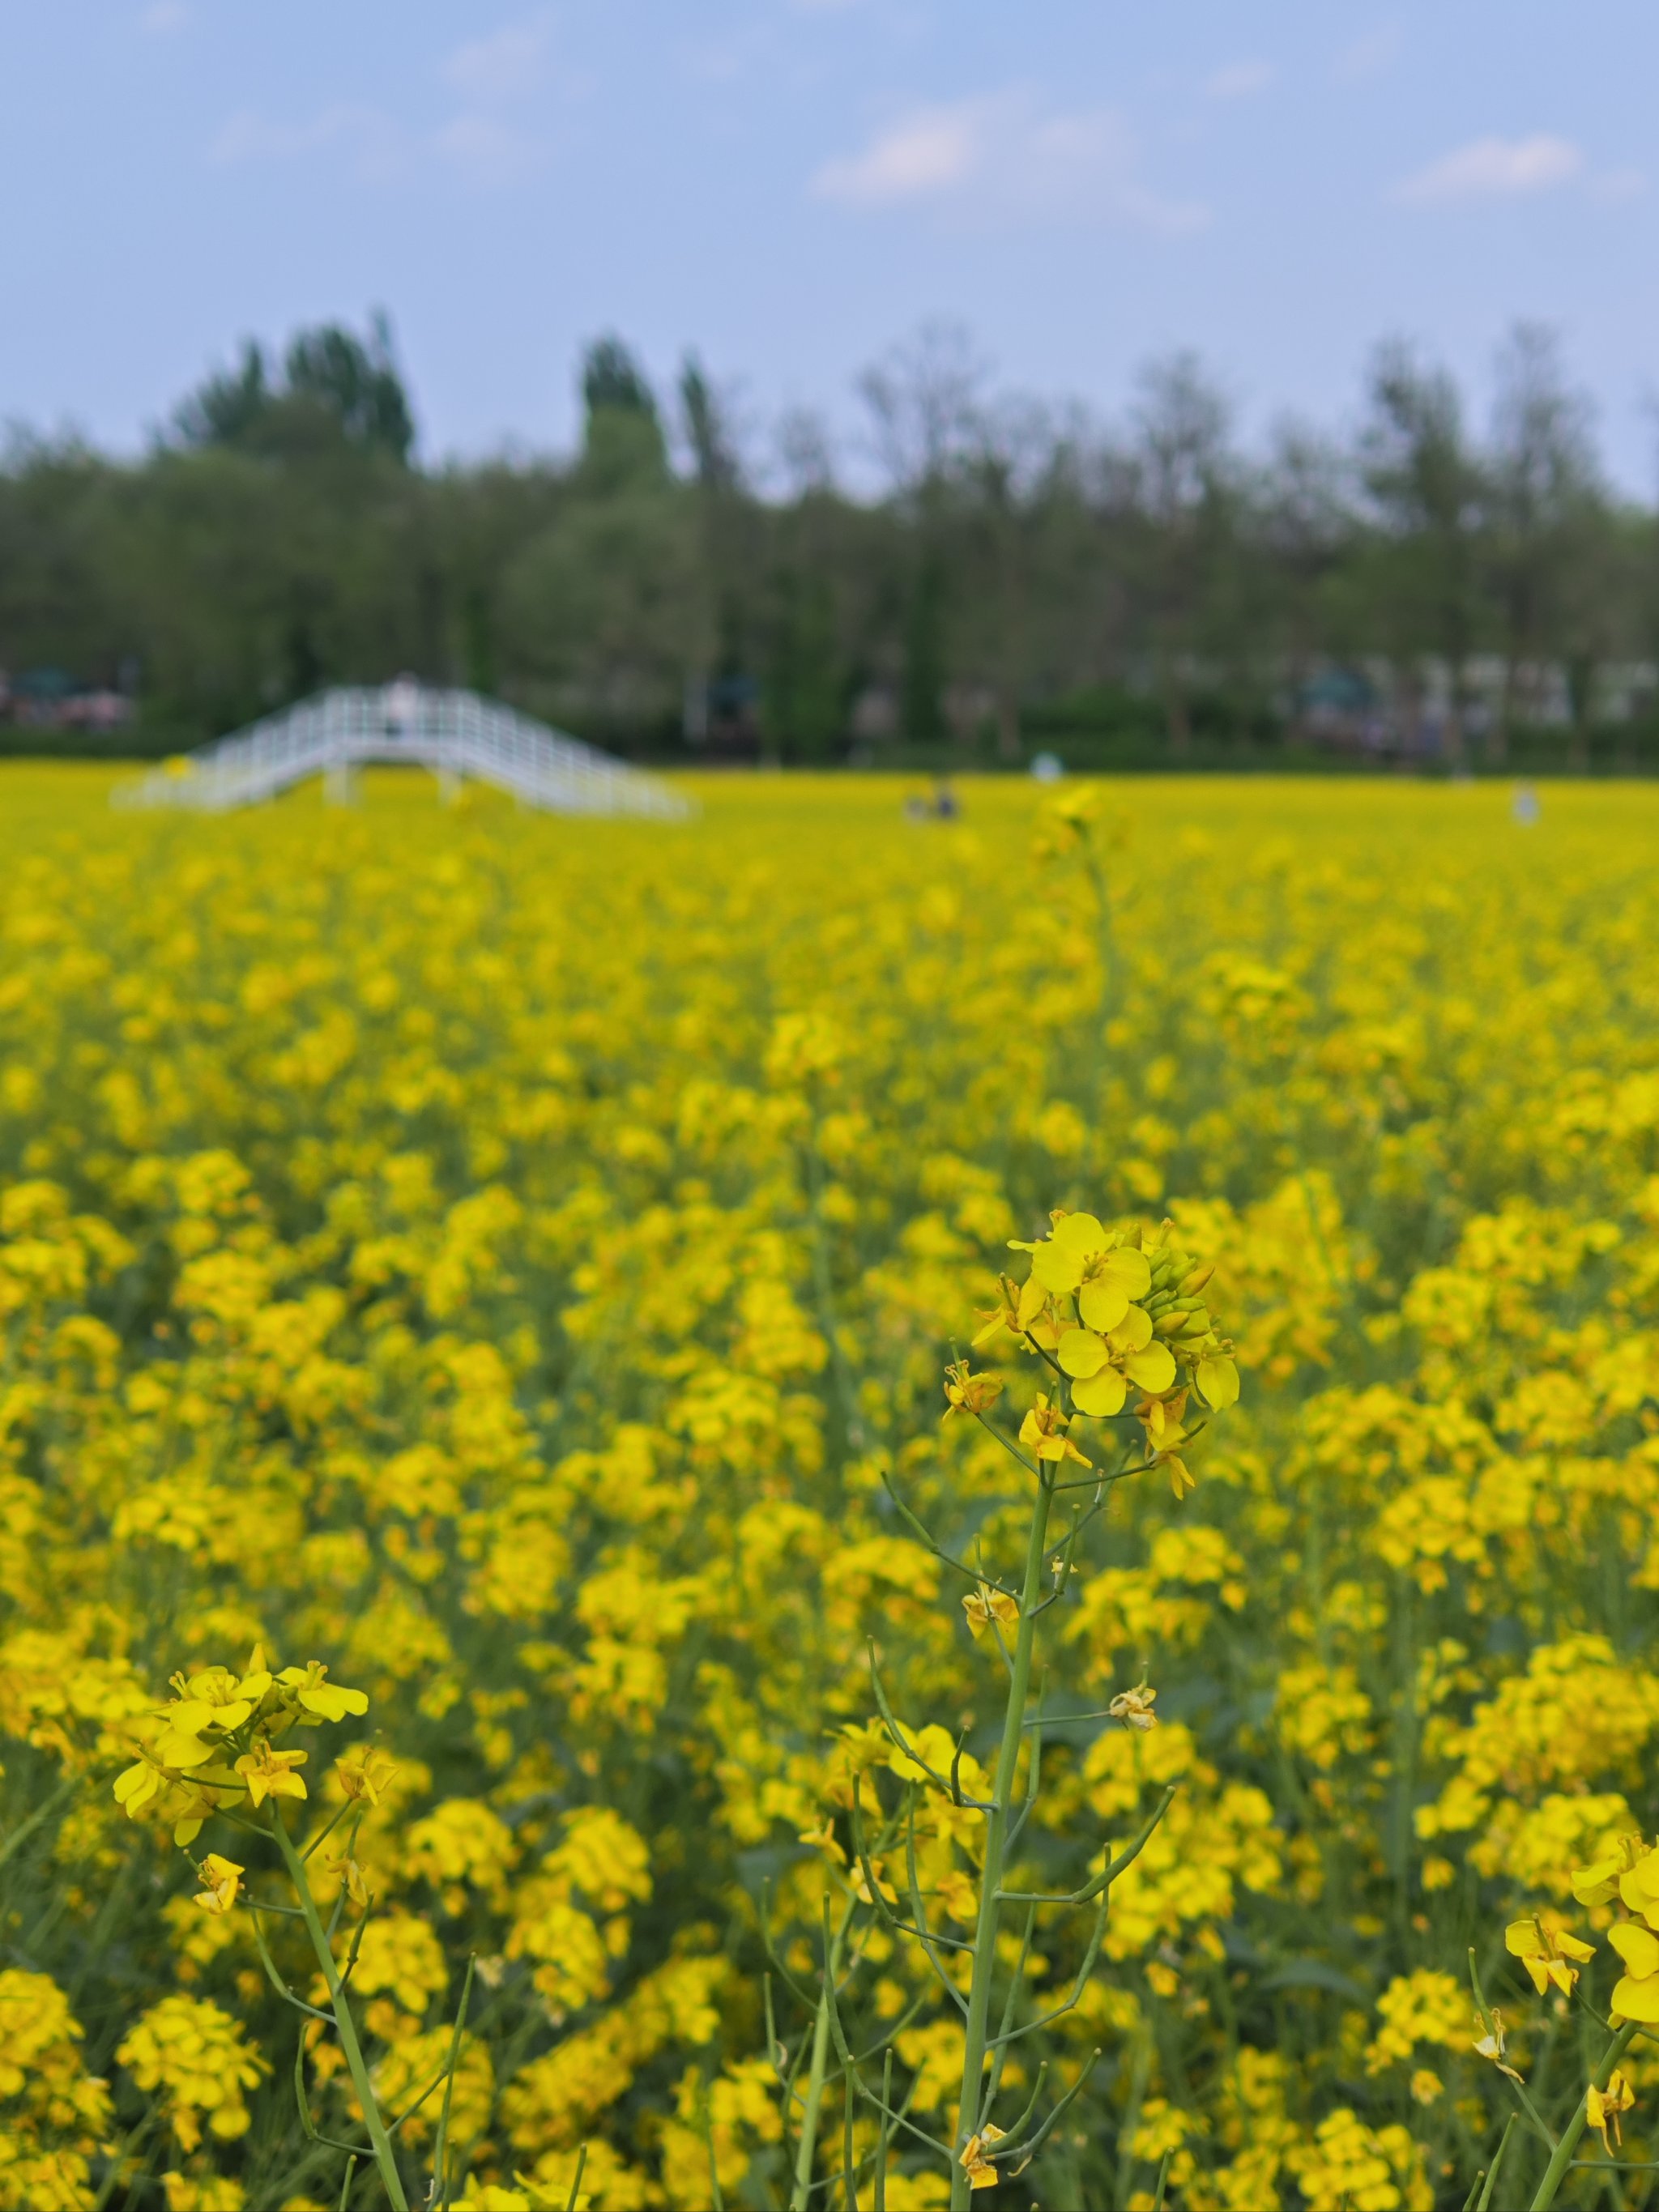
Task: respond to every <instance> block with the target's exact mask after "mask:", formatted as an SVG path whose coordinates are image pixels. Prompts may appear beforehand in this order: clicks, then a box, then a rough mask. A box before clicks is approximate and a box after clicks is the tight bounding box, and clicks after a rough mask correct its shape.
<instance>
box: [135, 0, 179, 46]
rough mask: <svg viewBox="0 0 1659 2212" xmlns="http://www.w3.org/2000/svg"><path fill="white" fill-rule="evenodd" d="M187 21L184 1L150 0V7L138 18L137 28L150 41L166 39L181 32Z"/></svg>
mask: <svg viewBox="0 0 1659 2212" xmlns="http://www.w3.org/2000/svg"><path fill="white" fill-rule="evenodd" d="M189 21H190V10H189V9H188V8H186V7H185V0H150V5H149V7H148V8H146V9H143V11H142V12H141V14H140V15H139V17H138V27H139V29H140V30H141V31H143V32H145V33H148V34H149V37H150V38H152V39H166V38H170V37H171V36H172V34H173V32H175V31H182V30H183V29H184V27H185V24H186V23H188V22H189Z"/></svg>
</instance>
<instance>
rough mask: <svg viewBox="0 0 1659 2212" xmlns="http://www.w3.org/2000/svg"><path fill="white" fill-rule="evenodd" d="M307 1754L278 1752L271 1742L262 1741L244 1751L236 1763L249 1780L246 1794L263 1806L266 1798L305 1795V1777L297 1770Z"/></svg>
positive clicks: (244, 1778) (247, 1780)
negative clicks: (297, 1772) (296, 1771)
mask: <svg viewBox="0 0 1659 2212" xmlns="http://www.w3.org/2000/svg"><path fill="white" fill-rule="evenodd" d="M308 1756H309V1753H306V1752H303V1751H276V1750H273V1749H272V1747H271V1746H270V1744H268V1743H261V1744H259V1745H258V1747H257V1748H255V1749H254V1750H252V1751H249V1752H245V1753H243V1754H242V1756H241V1758H240V1759H238V1760H237V1762H236V1771H237V1772H238V1773H239V1774H240V1776H241V1778H242V1779H243V1780H244V1782H246V1784H247V1794H248V1796H250V1797H251V1798H252V1800H253V1802H254V1803H255V1805H263V1804H264V1802H265V1800H266V1798H267V1797H270V1798H277V1797H303V1796H305V1795H306V1785H305V1781H304V1778H303V1777H301V1775H298V1774H296V1773H295V1771H294V1770H295V1767H296V1766H303V1765H304V1764H305V1762H306V1760H307V1757H308Z"/></svg>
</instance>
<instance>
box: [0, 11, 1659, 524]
mask: <svg viewBox="0 0 1659 2212" xmlns="http://www.w3.org/2000/svg"><path fill="white" fill-rule="evenodd" d="M1656 81H1659V10H1656V9H1653V8H1652V7H1651V6H1650V5H1644V4H1641V3H1640V0H1575V4H1574V5H1572V6H1571V7H1569V6H1565V5H1563V4H1562V0H1457V4H1456V5H1455V6H1447V5H1445V4H1443V0H1442V4H1440V5H1438V6H1428V5H1411V6H1401V7H1393V8H1389V7H1383V8H1374V7H1371V6H1369V5H1347V4H1344V0H1252V4H1249V5H1240V4H1238V0H1231V4H1223V0H1182V4H1180V5H1179V6H1174V7H1171V6H1165V7H1149V6H1146V5H1145V4H1141V5H1135V6H1130V5H1127V4H1125V3H1124V0H1035V4H1026V5H1019V4H1016V0H679V4H673V5H671V4H668V0H552V4H550V5H546V6H542V5H530V6H522V5H518V4H515V0H503V4H501V5H499V6H498V5H495V4H493V0H465V4H462V0H328V4H324V3H323V0H283V4H282V5H281V6H280V7H278V6H274V5H270V4H256V0H0V82H3V84H4V85H5V87H6V88H7V94H8V97H7V100H6V123H5V127H4V131H3V137H0V194H3V204H4V206H5V209H6V210H7V214H6V219H5V221H4V222H3V223H0V297H3V301H4V302H5V305H4V309H3V315H4V339H3V343H0V416H10V417H15V418H21V419H23V420H25V421H27V422H31V423H33V424H34V425H35V426H37V427H41V428H56V427H59V426H62V425H64V424H65V423H73V424H75V425H77V426H79V427H80V428H82V429H83V430H85V431H86V432H87V433H88V434H89V435H91V436H93V437H94V439H96V440H98V441H100V442H102V443H105V444H106V445H110V446H113V447H121V448H127V449H131V448H132V447H136V446H137V444H138V443H139V442H140V441H141V440H142V439H143V435H145V431H146V428H147V427H148V426H149V425H151V424H153V423H155V422H157V421H158V420H159V419H161V417H162V416H164V415H165V414H166V412H167V410H168V409H169V407H170V406H171V404H172V403H173V400H174V399H175V398H177V397H178V396H179V393H180V392H182V391H183V390H185V388H186V387H187V386H189V385H191V383H192V382H194V381H195V380H197V378H198V377H199V376H200V375H201V374H203V373H204V371H205V370H206V369H208V368H210V367H211V366H213V365H214V364H215V363H216V362H225V361H227V360H228V358H229V357H230V356H231V354H232V351H233V349H234V344H235V342H236V340H237V339H238V338H239V337H240V335H241V334H243V333H245V332H250V333H257V334H259V335H262V336H265V337H281V336H282V335H283V334H284V333H286V332H287V331H289V330H291V329H292V328H293V327H294V326H295V325H296V324H298V323H301V322H303V321H313V320H317V319H322V318H325V317H344V318H348V319H352V320H356V321H361V319H362V317H363V316H364V315H365V313H367V311H368V308H369V307H371V306H374V305H383V306H384V307H386V308H387V309H388V310H389V312H390V313H391V315H392V319H393V323H394V325H395V328H396V331H397V336H398V346H399V349H400V353H401V356H402V358H403V361H404V365H405V368H406V369H407V372H408V374H409V377H410V383H411V386H412V387H413V391H414V394H415V398H416V406H417V410H418V415H419V418H420V422H421V428H422V444H423V448H424V450H425V451H426V452H427V453H428V454H430V455H442V454H445V453H479V452H481V451H484V450H488V449H491V448H494V447H500V446H501V445H503V444H505V443H507V442H509V441H512V442H515V443H517V444H519V445H520V446H528V447H548V446H557V445H561V444H563V443H565V442H567V441H568V440H569V439H570V438H571V436H572V435H573V433H574V424H575V409H574V397H573V374H574V362H575V360H576V356H577V354H578V351H579V349H580V345H581V343H582V342H583V340H584V339H586V338H587V337H592V335H594V334H595V333H597V332H599V331H606V330H616V331H620V332H621V333H623V335H624V336H625V337H628V338H629V340H630V341H631V342H633V343H635V345H636V346H637V347H638V348H639V349H640V350H641V353H642V355H643V356H644V358H645V360H646V361H647V364H648V365H649V367H650V368H651V369H652V370H653V373H654V374H657V375H659V377H661V378H664V379H666V378H667V377H668V376H669V375H671V373H672V371H673V369H674V368H675V366H676V364H677V363H678V360H679V358H680V356H681V354H682V351H683V350H684V348H685V347H686V346H687V345H695V346H696V347H697V348H698V349H699V350H700V351H701V353H702V356H703V358H704V359H705V361H706V362H707V363H708V366H709V368H710V369H711V370H712V371H713V372H714V374H715V375H716V377H717V378H720V379H728V378H729V379H735V380H738V381H739V383H740V386H741V395H742V403H743V408H744V413H745V415H746V416H747V418H748V419H749V422H750V429H751V435H752V436H753V438H754V439H755V441H756V445H757V452H763V450H764V447H765V436H766V432H765V426H766V424H767V423H768V422H770V421H771V420H772V419H773V418H774V417H775V416H776V414H777V413H778V411H779V410H781V409H782V408H785V407H787V406H791V405H806V406H811V407H817V408H820V409H822V410H824V411H825V412H826V413H827V414H828V415H829V416H830V417H831V419H832V421H833V422H836V424H837V425H838V426H839V427H840V428H841V430H842V434H843V435H844V436H845V438H846V441H847V447H848V453H849V456H852V458H853V463H854V466H855V465H856V449H855V443H854V438H855V431H856V426H857V422H858V409H857V404H856V402H855V400H854V397H853V391H852V386H853V380H854V377H855V375H856V374H857V372H858V370H859V369H860V367H862V366H863V365H864V364H866V362H869V361H871V360H872V358H874V357H875V356H878V355H879V354H880V353H881V352H882V351H883V350H884V349H885V348H886V347H888V346H889V345H890V344H891V343H893V342H894V341H896V340H899V339H902V338H903V337H906V336H907V335H908V334H910V333H912V332H914V331H915V330H916V329H917V327H918V326H919V325H921V323H923V322H924V321H925V320H927V319H933V318H945V319H954V320H956V321H957V322H960V323H962V324H964V325H967V327H968V328H969V330H970V331H971V332H972V333H973V337H974V338H975V342H976V343H977V345H978V347H979V349H980V350H981V353H982V354H983V356H985V358H986V360H987V362H988V363H989V364H990V367H991V368H992V371H993V373H994V377H993V380H994V383H996V384H998V385H1000V386H1007V387H1018V388H1021V389H1025V390H1030V391H1034V392H1040V393H1042V394H1045V395H1048V396H1052V397H1060V396H1063V395H1075V396H1077V397H1079V398H1083V399H1085V400H1086V401H1087V402H1088V403H1089V404H1091V406H1093V407H1094V408H1096V409H1097V410H1099V411H1100V412H1101V413H1102V414H1103V415H1104V416H1108V417H1109V416H1111V415H1112V414H1113V413H1114V412H1115V411H1116V410H1119V409H1120V408H1121V406H1122V405H1123V404H1124V403H1125V400H1126V398H1127V395H1128V394H1129V392H1130V390H1131V388H1132V383H1133V373H1134V370H1135V368H1136V366H1137V364H1138V363H1139V362H1143V361H1144V360H1145V359H1146V357H1147V356H1149V355H1152V354H1154V353H1157V352H1160V351H1164V350H1167V349H1170V348H1172V347H1176V346H1193V347H1195V348H1197V349H1199V350H1200V352H1201V353H1202V354H1203V355H1204V356H1205V357H1206V360H1207V361H1208V362H1209V363H1210V364H1211V366H1212V368H1213V369H1214V371H1215V372H1216V373H1217V374H1218V375H1219V376H1220V377H1221V378H1222V379H1223V380H1224V382H1225V385H1226V386H1227V388H1228V389H1229V390H1230V392H1231V393H1232V394H1233V395H1234V397H1235V398H1236V400H1237V404H1238V407H1239V411H1240V416H1241V421H1242V423H1243V428H1244V429H1245V431H1246V433H1247V435H1261V433H1262V432H1263V431H1264V430H1265V428H1266V427H1267V424H1268V423H1269V422H1271V421H1272V420H1273V417H1274V416H1276V415H1278V414H1279V413H1280V412H1282V411H1286V410H1290V411H1295V412H1297V413H1300V414H1302V415H1304V416H1312V417H1314V418H1315V419H1317V420H1320V421H1322V422H1326V423H1328V424H1329V425H1331V426H1332V427H1338V426H1340V424H1341V423H1342V422H1344V421H1346V420H1347V419H1349V418H1351V416H1352V414H1353V412H1354V410H1355V409H1356V407H1357V404H1358V391H1359V383H1360V376H1361V373H1362V369H1363V365H1364V360H1365V356H1366V355H1367V352H1368V351H1369V349H1370V346H1371V344H1372V343H1373V342H1374V341H1375V340H1376V338H1378V337H1380V336H1382V335H1383V334H1384V333H1389V332H1403V333H1405V334H1407V335H1410V336H1413V337H1416V338H1418V339H1419V340H1420V341H1421V342H1422V343H1424V344H1425V346H1426V347H1427V348H1428V349H1431V351H1432V352H1433V353H1434V354H1436V355H1437V356H1439V357H1441V358H1443V359H1444V360H1445V361H1447V362H1449V363H1450V364H1451V365H1452V366H1453V367H1454V368H1455V369H1457V370H1458V372H1459V373H1460V374H1462V375H1463V376H1464V377H1465V378H1466V380H1468V386H1469V388H1470V392H1471V396H1472V398H1473V399H1474V403H1475V405H1476V409H1477V413H1478V412H1479V410H1480V408H1481V407H1482V406H1483V405H1484V401H1485V393H1486V388H1487V386H1488V382H1489V372H1490V365H1491V361H1492V354H1493V352H1494V350H1495V348H1496V346H1497V344H1498V340H1499V339H1500V337H1501V336H1502V334H1503V332H1504V330H1505V328H1506V327H1507V326H1508V325H1509V324H1510V322H1511V321H1513V320H1514V319H1516V317H1518V316H1527V317H1529V318H1534V319H1542V320H1545V321H1547V322H1550V323H1553V325H1556V326H1557V327H1558V328H1559V331H1560V332H1561V335H1562V338H1563V341H1564V343H1565V349H1566V353H1567V356H1568V358H1569V360H1570V362H1571V365H1572V367H1573V368H1574V371H1575V373H1576V374H1577V376H1578V377H1579V378H1580V379H1581V380H1583V383H1584V384H1585V385H1587V386H1589V389H1590V390H1591V391H1592V392H1593V393H1594V394H1595V398H1596V399H1597V401H1598V403H1599V406H1600V409H1601V431H1602V436H1603V440H1604V443H1605V447H1606V449H1607V453H1608V457H1609V459H1610V462H1611V464H1612V465H1613V469H1614V471H1615V472H1616V474H1617V476H1618V477H1620V480H1621V481H1623V482H1624V483H1626V485H1628V486H1629V487H1630V488H1632V489H1639V490H1641V491H1643V492H1644V493H1646V492H1649V491H1650V490H1651V489H1652V487H1653V481H1654V477H1655V474H1656V455H1659V434H1656V430H1655V427H1654V422H1653V420H1652V419H1651V417H1650V412H1649V404H1648V403H1649V400H1650V397H1651V396H1652V395H1654V394H1656V393H1659V296H1656V290H1655V285H1654V268H1653V263H1654V251H1653V241H1654V227H1655V220H1656V210H1659V200H1656V194H1659V148H1656V145H1655V125H1654V122H1653V119H1652V117H1653V92H1652V88H1653V85H1654V83H1655V82H1656Z"/></svg>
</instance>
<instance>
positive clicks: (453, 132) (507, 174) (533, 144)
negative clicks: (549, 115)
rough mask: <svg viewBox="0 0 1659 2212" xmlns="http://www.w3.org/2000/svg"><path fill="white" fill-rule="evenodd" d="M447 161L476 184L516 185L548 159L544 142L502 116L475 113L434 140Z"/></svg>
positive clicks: (450, 124) (456, 120)
mask: <svg viewBox="0 0 1659 2212" xmlns="http://www.w3.org/2000/svg"><path fill="white" fill-rule="evenodd" d="M433 143H434V145H435V148H436V149H437V150H438V152H439V153H440V154H441V155H442V156H443V158H444V159H445V161H448V162H449V163H450V164H451V165H452V166H453V167H455V168H456V169H459V171H460V172H461V173H462V174H463V175H464V176H465V177H466V178H467V179H468V181H469V182H471V183H472V184H476V185H510V184H516V183H517V182H518V180H519V179H520V178H521V177H526V176H528V175H529V174H530V173H532V170H535V169H538V168H540V167H541V166H542V164H543V163H544V161H546V159H547V157H548V151H549V149H548V146H547V143H546V141H545V140H544V139H542V138H538V137H535V136H534V135H533V134H532V132H530V131H520V129H519V128H518V126H517V125H515V124H513V123H509V122H507V120H506V119H505V118H503V117H501V116H499V115H483V114H479V113H477V112H475V111H473V110H468V111H467V112H465V113H464V114H460V115H457V116H454V117H453V118H451V119H450V121H449V122H447V123H446V124H445V125H443V127H442V129H441V131H439V132H438V133H437V135H436V137H435V139H434V141H433Z"/></svg>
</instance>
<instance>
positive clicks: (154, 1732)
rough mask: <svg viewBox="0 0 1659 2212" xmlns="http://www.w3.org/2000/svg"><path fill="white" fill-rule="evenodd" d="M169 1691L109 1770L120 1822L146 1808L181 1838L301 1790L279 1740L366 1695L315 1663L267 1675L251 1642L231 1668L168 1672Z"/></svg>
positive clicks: (342, 1713)
mask: <svg viewBox="0 0 1659 2212" xmlns="http://www.w3.org/2000/svg"><path fill="white" fill-rule="evenodd" d="M367 1711H368V1697H367V1695H366V1694H365V1693H364V1692H362V1690H348V1689H346V1688H344V1687H343V1686H342V1685H340V1684H339V1683H337V1682H331V1681H330V1680H328V1669H327V1668H326V1667H325V1666H324V1665H322V1664H321V1662H319V1661H317V1660H314V1659H313V1661H311V1662H310V1663H309V1665H307V1666H304V1667H285V1668H283V1670H282V1671H281V1673H280V1674H277V1673H273V1672H272V1670H271V1669H270V1668H269V1667H268V1666H267V1665H266V1663H265V1657H264V1650H263V1648H259V1647H256V1649H255V1650H254V1651H253V1653H252V1656H251V1657H250V1659H249V1661H248V1662H247V1665H246V1668H244V1669H243V1671H242V1672H241V1673H240V1674H238V1673H237V1672H236V1671H235V1669H234V1668H229V1667H219V1666H214V1667H206V1668H203V1669H202V1671H201V1672H200V1673H199V1674H189V1675H186V1674H175V1675H174V1676H173V1696H172V1697H171V1698H170V1699H168V1700H167V1704H166V1705H157V1706H155V1707H153V1708H152V1709H151V1711H149V1713H148V1714H147V1715H145V1716H143V1717H142V1718H141V1719H140V1720H139V1721H138V1722H137V1724H136V1726H135V1728H134V1731H133V1735H134V1744H133V1748H134V1749H135V1750H136V1751H137V1753H138V1757H137V1760H136V1761H135V1762H134V1764H133V1765H131V1766H129V1767H127V1768H126V1769H125V1771H124V1772H123V1773H121V1774H119V1775H118V1776H117V1778H116V1781H115V1796H116V1799H117V1801H118V1803H119V1804H120V1805H121V1806H122V1807H123V1808H125V1812H126V1814H127V1817H128V1819H129V1820H137V1818H138V1816H139V1814H141V1813H146V1812H148V1813H149V1814H150V1815H151V1817H153V1818H161V1819H164V1820H172V1821H173V1841H174V1842H175V1843H177V1844H181V1845H182V1844H188V1843H191V1842H193V1841H194V1839H195V1838H196V1837H197V1835H198V1834H199V1833H200V1832H201V1830H202V1826H203V1824H204V1821H206V1820H209V1819H210V1817H211V1816H212V1814H215V1813H216V1812H223V1811H225V1810H227V1809H228V1808H232V1807H234V1806H236V1805H238V1804H240V1802H241V1801H242V1800H243V1799H244V1798H246V1800H248V1801H249V1802H251V1803H252V1805H253V1806H254V1807H255V1808H258V1806H260V1805H262V1804H264V1802H265V1800H266V1798H268V1797H269V1798H271V1799H273V1800H274V1799H276V1798H279V1797H304V1796H307V1790H306V1785H305V1781H304V1778H303V1777H302V1776H301V1774H300V1773H299V1771H298V1769H299V1768H300V1767H301V1766H303V1765H305V1763H306V1759H307V1753H305V1752H303V1751H291V1750H279V1749H277V1747H276V1746H277V1743H278V1741H279V1740H280V1739H281V1738H282V1737H283V1736H285V1735H288V1734H289V1732H290V1730H292V1729H296V1728H320V1727H321V1726H322V1724H323V1723H324V1722H325V1721H343V1720H344V1719H345V1718H346V1717H347V1715H348V1714H362V1713H366V1712H367ZM232 1895H233V1896H234V1888H233V1890H232Z"/></svg>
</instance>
